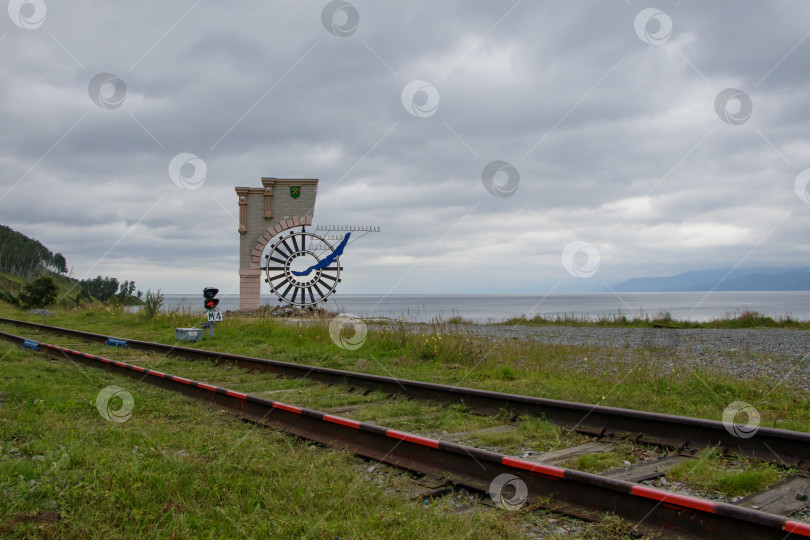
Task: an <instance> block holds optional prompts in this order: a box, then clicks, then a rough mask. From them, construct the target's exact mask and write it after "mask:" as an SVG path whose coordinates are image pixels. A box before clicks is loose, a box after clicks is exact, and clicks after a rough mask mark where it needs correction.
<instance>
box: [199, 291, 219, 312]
mask: <svg viewBox="0 0 810 540" xmlns="http://www.w3.org/2000/svg"><path fill="white" fill-rule="evenodd" d="M218 292H219V289H217V288H215V287H206V288H205V289H203V306H204V307H205V309H207V310H208V311H211V310H212V309H214V308H216V307H217V306H218V305H219V298H214V297H215V296H216V295H217V293H218Z"/></svg>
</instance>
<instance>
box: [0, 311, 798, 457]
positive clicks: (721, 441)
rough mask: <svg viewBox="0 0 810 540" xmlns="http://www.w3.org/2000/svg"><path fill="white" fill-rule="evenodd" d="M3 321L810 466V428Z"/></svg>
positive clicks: (595, 431) (684, 447)
mask: <svg viewBox="0 0 810 540" xmlns="http://www.w3.org/2000/svg"><path fill="white" fill-rule="evenodd" d="M0 323H6V324H11V325H15V326H19V327H23V328H26V329H28V330H29V331H30V330H33V331H39V332H46V333H51V334H57V335H63V336H67V337H71V338H77V339H79V340H81V341H86V342H90V343H103V344H107V343H109V342H110V340H114V341H113V342H116V343H122V344H126V346H127V347H131V348H134V349H137V350H144V351H150V352H157V353H161V354H171V355H174V356H182V357H184V358H189V359H195V360H213V361H215V362H218V363H222V364H231V365H235V366H238V367H240V368H243V369H247V370H252V371H261V372H269V373H273V374H275V375H281V376H283V377H288V378H297V379H306V380H310V381H317V382H321V383H325V384H334V385H344V386H349V387H353V388H362V389H365V390H368V391H379V392H383V393H385V394H390V395H403V396H406V397H407V398H409V399H417V400H426V401H431V402H441V403H452V404H461V405H463V406H464V407H466V408H469V409H472V410H475V411H479V412H484V413H491V414H494V413H497V412H498V411H508V412H509V413H510V414H511V415H514V416H533V417H537V418H542V419H544V420H547V421H549V422H551V423H554V424H557V425H560V426H562V427H564V428H567V429H570V430H574V431H577V432H580V433H585V434H588V435H591V436H596V437H602V438H612V439H616V438H629V439H630V440H633V441H636V442H640V443H644V444H651V445H659V446H664V447H668V448H676V449H679V450H681V451H690V450H699V449H703V448H710V447H720V448H723V449H725V450H726V451H727V452H731V453H735V454H738V455H741V456H745V457H749V458H752V459H755V460H758V461H764V462H768V463H773V464H776V465H780V466H782V465H788V466H792V467H796V468H799V469H801V470H804V471H805V472H807V471H810V433H802V432H796V431H789V430H783V429H775V428H767V427H760V428H759V429H758V430H757V433H756V436H755V437H749V438H742V437H737V436H735V435H733V434H732V433H730V432H729V431H728V430H727V429H726V426H725V425H724V424H723V423H722V422H718V421H715V420H706V419H700V418H689V417H684V416H676V415H669V414H661V413H653V412H647V411H638V410H631V409H621V408H616V407H604V406H601V405H591V404H587V403H575V402H570V401H560V400H553V399H544V398H538V397H532V396H522V395H516V394H506V393H502V392H491V391H487V390H478V389H473V388H463V387H458V386H449V385H442V384H434V383H429V382H423V381H413V380H407V379H399V378H395V377H385V376H380V375H370V374H367V373H356V372H351V371H344V370H338V369H331V368H324V367H319V366H310V365H304V364H295V363H291V362H279V361H275V360H268V359H263V358H253V357H249V356H241V355H235V354H228V353H223V352H217V351H208V350H204V349H195V348H191V347H180V346H177V345H166V344H162V343H154V342H148V341H139V340H128V339H125V338H119V337H114V336H106V335H102V334H94V333H90V332H83V331H80V330H72V329H68V328H60V327H55V326H48V325H44V324H39V323H32V322H26V321H19V320H15V319H8V318H2V317H0Z"/></svg>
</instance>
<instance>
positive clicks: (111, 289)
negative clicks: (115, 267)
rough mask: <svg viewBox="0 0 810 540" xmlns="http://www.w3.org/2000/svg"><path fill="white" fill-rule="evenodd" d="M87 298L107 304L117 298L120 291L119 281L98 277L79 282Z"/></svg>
mask: <svg viewBox="0 0 810 540" xmlns="http://www.w3.org/2000/svg"><path fill="white" fill-rule="evenodd" d="M79 286H80V287H81V289H82V293H83V294H84V295H85V296H89V297H92V298H95V299H96V300H100V301H101V302H106V301H107V300H109V299H111V298H112V297H113V296H115V293H116V292H117V291H118V280H117V279H115V278H111V277H101V276H97V277H95V278H93V279H83V280H81V281H80V282H79Z"/></svg>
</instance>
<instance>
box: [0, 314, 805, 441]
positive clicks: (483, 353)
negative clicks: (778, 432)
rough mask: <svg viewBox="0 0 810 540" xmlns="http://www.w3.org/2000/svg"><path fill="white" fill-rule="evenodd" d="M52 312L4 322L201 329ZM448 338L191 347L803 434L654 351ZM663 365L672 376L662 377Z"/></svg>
mask: <svg viewBox="0 0 810 540" xmlns="http://www.w3.org/2000/svg"><path fill="white" fill-rule="evenodd" d="M56 311H57V316H55V317H48V318H42V317H36V316H34V315H31V314H28V313H25V312H23V311H20V310H16V309H8V310H4V311H3V313H6V314H7V316H10V317H12V318H20V319H27V320H36V321H39V322H45V323H46V324H52V325H57V326H66V327H72V328H77V329H81V330H87V331H93V332H99V333H104V334H110V335H116V336H121V337H128V338H132V339H144V340H150V341H159V342H163V343H169V344H174V343H176V342H175V340H174V328H175V327H189V326H193V325H194V324H198V323H199V322H202V320H203V316H202V314H195V313H188V312H185V313H183V312H180V313H178V312H175V313H169V314H162V315H160V316H158V317H155V318H153V319H146V318H144V317H142V316H139V315H138V314H130V313H126V312H125V311H123V310H121V309H116V308H113V307H109V306H106V307H94V308H90V309H74V310H66V309H57V310H56ZM6 328H7V329H8V331H10V332H11V333H17V334H20V335H27V334H26V332H25V330H24V329H20V328H14V327H8V326H7V327H6ZM457 329H460V330H457V331H455V332H451V331H450V329H449V328H448V327H447V326H445V325H440V324H434V325H421V326H418V327H417V328H416V331H414V328H413V327H410V326H406V325H403V324H392V325H385V326H380V327H370V328H369V331H368V335H367V339H366V341H365V343H364V344H363V346H362V347H361V348H359V349H357V350H345V349H342V348H340V347H338V346H337V345H335V344H334V343H333V342H332V340H331V338H330V335H329V328H328V320H323V321H315V322H310V323H298V322H295V321H293V322H279V321H276V320H270V319H263V318H235V317H226V318H225V321H224V322H222V323H218V324H217V332H216V337H215V338H214V339H210V338H208V337H206V338H205V339H204V340H203V341H201V342H199V343H198V344H192V345H190V346H192V347H199V348H206V349H212V350H220V351H227V352H231V353H236V354H245V355H250V356H256V357H261V358H271V359H275V360H283V361H291V362H299V363H304V364H310V365H318V366H324V367H330V368H337V369H347V370H358V371H363V372H367V373H375V374H379V375H386V376H392V377H402V378H408V379H417V380H427V381H432V382H437V383H443V384H452V385H458V386H466V387H473V388H482V389H487V390H494V391H501V392H511V393H516V394H526V395H533V396H538V397H547V398H553V399H562V400H568V401H578V402H585V403H598V404H603V405H609V406H615V407H624V408H631V409H642V410H649V411H657V412H662V413H669V414H679V415H685V416H694V417H699V418H709V419H713V420H720V419H721V417H722V414H723V411H724V409H725V408H726V407H727V406H728V404H729V403H732V402H734V401H744V402H746V403H749V404H751V405H753V406H754V407H756V408H757V410H758V411H759V412H760V415H761V425H763V426H770V427H779V428H783V429H793V430H798V431H806V432H808V431H810V402H808V400H807V398H806V395H804V394H803V393H802V392H799V391H797V390H793V389H792V388H791V387H790V386H789V385H787V384H779V385H776V384H774V381H772V380H769V379H767V378H764V377H760V378H756V379H750V380H740V379H739V378H737V377H732V376H728V375H725V374H723V373H719V372H716V371H710V370H707V369H702V370H698V369H691V368H685V367H681V366H680V365H679V364H678V361H677V360H678V359H677V358H673V356H672V352H671V351H662V350H660V349H654V348H638V349H631V348H614V349H611V348H607V347H596V346H592V347H584V346H583V347H574V346H565V345H550V344H544V343H540V342H534V341H519V340H510V339H504V340H500V341H496V340H493V341H486V340H483V339H480V338H478V337H475V336H474V335H473V334H472V333H471V332H468V331H466V327H464V326H460V327H457ZM48 339H50V340H51V341H55V342H59V338H53V337H49V338H45V340H46V341H47V340H48ZM62 341H64V340H62ZM184 345H188V344H184ZM734 354H736V355H737V356H735V357H734V358H733V359H732V360H740V359H744V360H746V361H750V362H758V361H762V362H766V361H767V358H761V359H760V358H757V357H748V356H745V354H746V353H744V352H737V353H734ZM141 356H142V357H143V356H145V354H144V353H141ZM586 359H587V360H586ZM597 360H599V361H597ZM670 363H674V367H669V365H670ZM178 365H180V363H178ZM167 370H168V369H167ZM180 374H183V373H180ZM253 375H255V374H252V375H251V376H253ZM185 376H189V375H185Z"/></svg>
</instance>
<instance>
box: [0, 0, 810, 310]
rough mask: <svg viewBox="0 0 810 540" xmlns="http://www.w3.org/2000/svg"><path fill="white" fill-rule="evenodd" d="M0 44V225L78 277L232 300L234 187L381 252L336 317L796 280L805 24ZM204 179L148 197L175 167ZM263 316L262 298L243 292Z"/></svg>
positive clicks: (460, 14)
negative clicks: (298, 182)
mask: <svg viewBox="0 0 810 540" xmlns="http://www.w3.org/2000/svg"><path fill="white" fill-rule="evenodd" d="M1 19H2V20H0V51H2V56H1V59H0V81H1V82H0V92H2V96H1V97H2V98H1V99H0V122H2V126H3V129H2V131H0V163H2V168H1V169H0V170H2V175H1V176H0V223H3V224H6V225H9V226H11V227H12V228H14V229H16V230H19V231H21V232H23V233H24V234H27V235H28V236H31V237H34V238H36V239H38V240H40V241H41V242H43V243H44V244H45V245H46V246H48V247H49V248H50V249H52V250H54V251H59V252H62V253H63V254H64V255H65V257H66V258H67V260H68V264H69V266H71V267H72V268H73V275H74V276H75V277H77V278H82V277H94V276H96V275H98V274H102V275H112V276H116V277H118V278H119V279H121V280H124V279H131V280H135V282H136V283H137V285H138V287H139V288H140V289H143V290H146V289H147V288H151V289H153V290H154V289H157V288H161V289H162V290H163V291H164V292H190V293H194V292H196V291H197V290H198V289H201V288H202V287H203V286H204V285H208V284H214V285H217V286H219V287H220V289H221V290H222V291H223V292H228V291H229V290H230V289H232V290H231V292H238V273H237V271H238V260H237V255H238V241H239V236H238V233H237V222H236V218H237V215H238V210H237V201H236V194H235V192H234V189H233V188H234V186H260V185H261V183H260V179H261V177H262V176H268V177H280V178H285V177H304V178H319V179H320V186H319V191H318V205H317V207H316V209H315V222H316V224H355V225H375V226H379V227H380V228H381V232H379V233H374V234H370V235H368V236H366V237H364V238H362V239H361V240H359V241H357V242H356V243H354V244H351V245H350V246H349V247H348V248H347V249H346V251H345V253H344V256H343V257H341V260H342V263H343V267H344V270H345V274H344V280H343V284H342V286H341V287H340V288H339V289H338V291H339V292H342V293H386V292H392V293H420V292H422V293H438V292H451V293H505V292H517V293H539V294H543V293H546V292H549V291H553V292H563V291H572V290H596V289H604V284H613V283H616V282H617V281H621V280H623V279H626V278H630V277H635V276H648V275H671V274H675V273H678V272H681V271H687V270H695V269H704V268H717V267H724V266H734V265H737V264H739V265H740V266H759V265H773V266H807V265H808V264H809V263H808V261H810V243H809V242H808V230H810V190H809V188H808V182H809V181H810V171H807V172H804V173H803V171H806V170H807V169H808V168H810V86H808V82H810V70H808V65H810V37H808V36H810V26H808V21H810V4H808V3H807V2H801V1H783V2H768V3H764V2H754V1H733V2H732V1H725V2H712V3H706V2H697V1H692V0H684V1H680V2H675V1H669V2H655V3H648V2H638V1H637V0H628V1H613V2H535V1H529V0H524V1H518V2H514V1H507V2H477V3H475V4H473V3H471V2H462V1H454V2H441V3H436V2H424V1H412V2H372V1H367V0H352V1H351V2H343V1H342V0H337V2H326V1H305V2H267V1H264V2H257V1H243V2H213V1H211V0H197V1H192V0H182V1H177V2H153V1H147V2H135V3H125V2H101V1H78V2H70V3H65V2H59V3H57V2H53V1H48V0H45V1H44V2H43V1H42V0H36V1H35V0H29V1H23V0H12V1H11V2H10V3H9V6H8V16H3V17H1ZM181 153H188V154H193V155H194V156H197V157H198V158H199V159H198V160H194V162H195V163H197V164H198V167H201V168H200V169H199V170H202V167H203V166H202V165H200V164H204V177H202V178H200V177H199V176H197V177H194V176H193V175H191V176H190V174H191V173H189V170H191V172H192V173H194V174H196V173H197V172H198V170H195V169H193V167H192V168H191V169H189V167H191V166H190V165H189V166H187V167H185V168H184V169H183V171H184V172H183V175H185V176H187V177H189V176H190V177H192V178H193V179H194V182H193V183H189V182H185V183H184V182H178V181H176V180H177V178H176V177H175V178H174V180H175V181H173V179H172V177H171V175H170V173H169V167H170V163H171V162H172V159H173V158H175V156H177V155H178V154H181ZM266 292H267V291H266Z"/></svg>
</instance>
